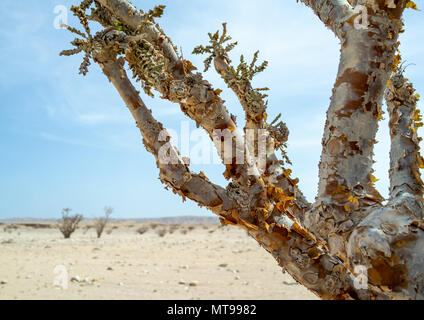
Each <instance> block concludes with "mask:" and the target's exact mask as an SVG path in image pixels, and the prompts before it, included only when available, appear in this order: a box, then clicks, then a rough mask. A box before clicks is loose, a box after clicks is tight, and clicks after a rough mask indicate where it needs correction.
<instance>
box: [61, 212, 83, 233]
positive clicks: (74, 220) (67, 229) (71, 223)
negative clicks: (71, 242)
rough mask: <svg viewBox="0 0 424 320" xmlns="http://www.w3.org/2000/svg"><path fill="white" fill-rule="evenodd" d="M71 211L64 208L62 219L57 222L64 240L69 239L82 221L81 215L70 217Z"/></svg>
mask: <svg viewBox="0 0 424 320" xmlns="http://www.w3.org/2000/svg"><path fill="white" fill-rule="evenodd" d="M71 211H72V209H69V208H65V209H63V210H62V219H60V220H59V221H58V228H59V230H60V232H62V234H63V236H64V237H65V239H69V238H70V237H71V234H72V233H74V231H75V230H76V228H77V227H78V224H79V223H80V222H81V220H82V219H83V217H82V215H81V214H75V215H71V214H70V213H71Z"/></svg>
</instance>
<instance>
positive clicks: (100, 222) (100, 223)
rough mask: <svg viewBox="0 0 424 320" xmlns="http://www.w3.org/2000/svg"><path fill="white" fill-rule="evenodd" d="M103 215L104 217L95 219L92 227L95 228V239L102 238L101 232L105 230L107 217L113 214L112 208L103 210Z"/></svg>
mask: <svg viewBox="0 0 424 320" xmlns="http://www.w3.org/2000/svg"><path fill="white" fill-rule="evenodd" d="M104 212H105V215H104V217H100V218H98V219H96V221H95V222H94V227H95V228H96V233H97V238H100V237H101V236H102V233H103V230H104V229H105V226H106V224H107V223H108V222H109V217H110V215H111V214H112V213H113V208H112V207H105V208H104Z"/></svg>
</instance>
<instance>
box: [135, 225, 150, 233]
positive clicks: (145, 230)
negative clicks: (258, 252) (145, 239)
mask: <svg viewBox="0 0 424 320" xmlns="http://www.w3.org/2000/svg"><path fill="white" fill-rule="evenodd" d="M147 231H149V227H148V226H141V227H140V228H138V229H137V233H138V234H145V233H146V232H147Z"/></svg>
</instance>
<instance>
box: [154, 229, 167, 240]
mask: <svg viewBox="0 0 424 320" xmlns="http://www.w3.org/2000/svg"><path fill="white" fill-rule="evenodd" d="M156 234H157V235H158V236H159V237H161V238H162V237H164V236H165V235H166V229H164V228H161V229H158V230H157V231H156Z"/></svg>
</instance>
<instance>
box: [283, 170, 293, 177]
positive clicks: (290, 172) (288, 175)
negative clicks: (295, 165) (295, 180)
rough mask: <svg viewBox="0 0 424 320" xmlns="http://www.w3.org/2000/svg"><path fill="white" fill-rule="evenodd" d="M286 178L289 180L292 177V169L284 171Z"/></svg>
mask: <svg viewBox="0 0 424 320" xmlns="http://www.w3.org/2000/svg"><path fill="white" fill-rule="evenodd" d="M283 174H284V176H285V177H286V178H288V177H290V175H291V174H292V171H291V170H290V169H287V170H285V171H284V173H283Z"/></svg>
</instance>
